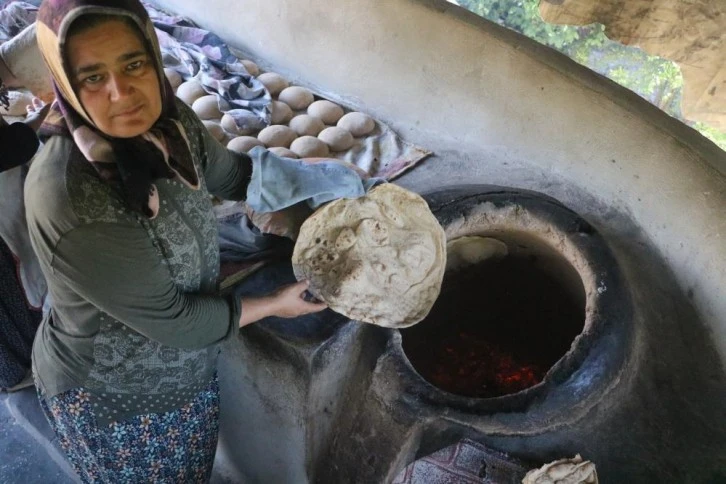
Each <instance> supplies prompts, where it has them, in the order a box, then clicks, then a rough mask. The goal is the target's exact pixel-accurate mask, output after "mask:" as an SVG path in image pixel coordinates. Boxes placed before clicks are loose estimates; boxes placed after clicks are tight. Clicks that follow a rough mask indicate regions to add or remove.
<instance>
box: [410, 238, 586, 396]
mask: <svg viewBox="0 0 726 484" xmlns="http://www.w3.org/2000/svg"><path fill="white" fill-rule="evenodd" d="M505 242H506V244H507V246H508V248H509V251H508V255H505V256H500V257H493V258H489V259H487V260H484V261H481V262H477V263H475V264H473V265H469V266H466V267H461V268H459V269H455V270H451V271H449V272H447V273H446V276H445V278H444V283H443V289H442V292H441V295H440V297H439V299H438V300H437V302H436V304H435V305H434V307H433V309H432V311H431V313H430V314H429V315H428V317H427V318H426V319H425V320H423V321H422V322H421V323H419V324H418V325H416V326H413V327H411V328H408V329H405V330H402V331H401V333H402V336H403V349H404V352H405V353H406V356H407V357H408V359H409V361H410V362H411V364H412V365H413V367H414V368H415V369H416V371H417V372H418V373H419V374H420V375H421V376H422V377H423V378H424V379H425V380H427V381H428V382H429V383H432V384H433V385H435V386H437V387H438V388H440V389H442V390H445V391H447V392H450V393H454V394H457V395H462V396H466V397H475V398H491V397H497V396H502V395H507V394H511V393H516V392H519V391H521V390H524V389H526V388H529V387H531V386H534V385H536V384H537V383H539V382H541V381H542V379H543V378H544V376H545V374H546V373H547V371H548V370H549V369H550V368H551V367H552V365H554V364H555V363H556V362H557V361H558V360H559V359H560V358H561V357H562V356H563V355H564V354H565V353H566V352H567V351H568V350H569V349H570V346H571V344H572V341H573V340H574V339H575V337H576V336H577V335H578V334H579V333H580V332H581V331H582V329H583V325H584V321H585V295H584V289H583V286H582V282H581V280H580V279H579V277H578V276H577V273H576V271H575V270H574V269H573V268H572V266H571V265H569V263H567V262H566V260H565V259H564V258H563V257H561V256H560V255H559V254H557V253H556V252H555V251H554V250H553V249H551V248H549V246H547V245H546V244H544V243H543V242H540V241H537V240H534V239H533V238H530V237H526V238H525V237H523V236H521V235H520V236H518V237H515V238H510V240H507V241H505Z"/></svg>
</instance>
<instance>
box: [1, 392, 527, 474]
mask: <svg viewBox="0 0 726 484" xmlns="http://www.w3.org/2000/svg"><path fill="white" fill-rule="evenodd" d="M0 456H2V462H1V463H0V482H1V483H3V484H21V483H22V484H35V483H53V484H71V483H75V482H78V481H77V480H76V478H75V475H74V474H73V471H72V470H71V468H70V466H69V465H68V463H67V462H66V460H65V458H64V456H63V455H62V454H61V452H60V450H59V449H58V448H57V446H56V444H55V441H54V436H53V433H52V431H51V429H50V426H49V425H48V422H46V420H45V417H44V415H43V413H42V412H41V410H40V406H39V405H38V401H37V397H36V395H35V388H33V387H30V388H26V389H24V390H21V391H18V392H15V393H5V392H3V393H0ZM216 467H218V466H216ZM216 467H215V471H216V470H217V469H216ZM524 472H525V470H524V468H523V467H521V466H518V465H516V464H515V463H512V462H511V461H508V460H505V459H502V458H500V457H499V456H498V455H497V453H496V452H493V451H491V450H489V449H486V448H485V447H484V446H482V445H480V444H477V443H475V442H471V441H462V442H460V443H459V444H458V445H456V446H452V447H449V448H446V449H442V450H441V451H439V452H436V453H435V454H432V455H430V456H428V457H426V458H423V459H421V460H418V461H416V462H415V463H413V464H411V465H410V466H409V467H407V468H406V469H405V470H404V471H403V472H402V473H401V475H399V476H398V477H397V478H396V480H395V481H394V484H477V483H497V484H500V483H501V484H504V483H509V482H512V483H515V482H521V477H522V476H523V474H524ZM211 482H212V484H238V483H232V482H231V481H229V480H228V479H226V478H224V477H223V475H222V474H221V473H220V472H215V473H214V475H213V476H212V481H211Z"/></svg>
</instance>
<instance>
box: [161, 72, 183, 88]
mask: <svg viewBox="0 0 726 484" xmlns="http://www.w3.org/2000/svg"><path fill="white" fill-rule="evenodd" d="M164 75H165V76H166V78H167V79H168V80H169V84H171V87H172V89H174V90H175V91H176V88H177V87H179V86H181V83H182V82H184V79H182V76H181V74H179V73H178V72H177V71H175V70H174V69H171V68H169V67H166V68H165V69H164Z"/></svg>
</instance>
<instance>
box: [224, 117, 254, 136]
mask: <svg viewBox="0 0 726 484" xmlns="http://www.w3.org/2000/svg"><path fill="white" fill-rule="evenodd" d="M221 123H222V128H224V130H225V131H226V132H228V133H232V134H234V135H237V136H242V135H246V134H250V133H253V132H254V131H256V130H255V129H242V128H240V127H239V126H237V123H235V122H234V118H233V117H232V116H230V115H229V114H224V115H223V116H222V121H221Z"/></svg>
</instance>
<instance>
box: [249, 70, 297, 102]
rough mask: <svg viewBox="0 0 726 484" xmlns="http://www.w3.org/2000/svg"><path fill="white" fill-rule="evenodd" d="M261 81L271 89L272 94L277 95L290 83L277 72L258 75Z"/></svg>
mask: <svg viewBox="0 0 726 484" xmlns="http://www.w3.org/2000/svg"><path fill="white" fill-rule="evenodd" d="M257 80H258V81H260V82H261V83H262V84H264V86H265V87H266V88H267V90H268V91H270V96H272V97H275V96H277V95H278V94H280V93H281V92H282V90H283V89H285V88H286V87H287V86H289V85H290V83H289V82H287V80H286V79H285V78H284V77H282V76H281V75H280V74H278V73H276V72H265V73H263V74H260V75H259V76H257Z"/></svg>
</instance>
